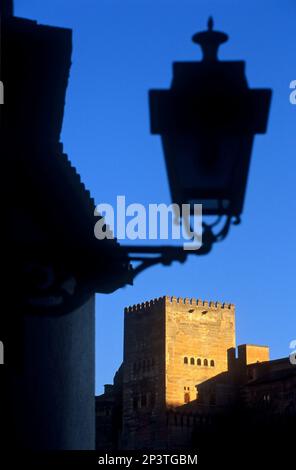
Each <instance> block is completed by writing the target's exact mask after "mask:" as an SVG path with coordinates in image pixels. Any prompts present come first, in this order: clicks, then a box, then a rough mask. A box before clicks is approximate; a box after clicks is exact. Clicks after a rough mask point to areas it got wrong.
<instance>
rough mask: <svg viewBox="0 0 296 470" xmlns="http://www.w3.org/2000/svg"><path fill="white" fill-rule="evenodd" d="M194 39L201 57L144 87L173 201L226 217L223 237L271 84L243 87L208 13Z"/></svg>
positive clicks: (239, 204)
mask: <svg viewBox="0 0 296 470" xmlns="http://www.w3.org/2000/svg"><path fill="white" fill-rule="evenodd" d="M192 40H193V42H194V43H197V44H199V45H200V46H201V48H202V52H203V58H202V60H201V61H200V62H175V63H174V64H173V80H172V85H171V88H170V89H169V90H151V91H150V112H151V132H152V133H153V134H160V135H161V140H162V146H163V151H164V155H165V162H166V168H167V173H168V179H169V185H170V191H171V196H172V200H173V202H174V203H176V204H178V205H180V206H181V205H182V204H185V203H186V204H190V206H191V211H192V212H193V205H194V204H197V203H199V204H202V207H203V216H207V215H214V216H220V217H221V216H226V222H225V226H224V227H223V229H222V235H223V238H224V236H226V234H227V232H228V229H229V226H230V222H231V220H232V219H233V220H234V222H236V223H238V222H239V220H240V215H241V213H242V210H243V202H244V196H245V191H246V184H247V178H248V170H249V165H250V158H251V152H252V145H253V140H254V135H255V134H263V133H265V132H266V127H267V118H268V112H269V107H270V100H271V90H270V89H250V88H249V87H248V84H247V80H246V77H245V73H244V69H245V62H243V61H223V62H220V61H219V60H218V58H217V52H218V48H219V46H220V44H222V43H224V42H226V41H227V40H228V36H227V35H226V34H225V33H222V32H219V31H214V30H213V19H212V18H209V21H208V30H207V31H203V32H199V33H197V34H195V35H194V36H193V38H192ZM209 227H210V226H209V225H207V224H204V228H205V229H208V230H209ZM220 238H221V237H220ZM218 239H219V237H218V238H217V240H216V241H218ZM205 242H207V240H205Z"/></svg>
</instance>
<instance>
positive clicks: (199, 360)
mask: <svg viewBox="0 0 296 470" xmlns="http://www.w3.org/2000/svg"><path fill="white" fill-rule="evenodd" d="M196 365H197V366H201V359H199V358H198V359H197V360H196Z"/></svg>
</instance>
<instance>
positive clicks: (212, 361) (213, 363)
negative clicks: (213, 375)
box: [211, 359, 215, 367]
mask: <svg viewBox="0 0 296 470" xmlns="http://www.w3.org/2000/svg"><path fill="white" fill-rule="evenodd" d="M214 366H215V361H214V360H213V359H212V360H211V367H214Z"/></svg>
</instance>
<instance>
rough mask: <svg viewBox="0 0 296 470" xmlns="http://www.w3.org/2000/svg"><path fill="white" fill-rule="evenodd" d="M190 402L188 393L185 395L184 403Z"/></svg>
mask: <svg viewBox="0 0 296 470" xmlns="http://www.w3.org/2000/svg"><path fill="white" fill-rule="evenodd" d="M189 402H190V393H189V392H186V393H184V403H189Z"/></svg>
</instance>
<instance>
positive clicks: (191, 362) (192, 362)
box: [190, 357, 195, 365]
mask: <svg viewBox="0 0 296 470" xmlns="http://www.w3.org/2000/svg"><path fill="white" fill-rule="evenodd" d="M194 363H195V361H194V357H192V358H191V359H190V364H192V365H194Z"/></svg>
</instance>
